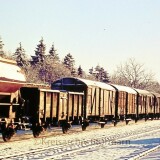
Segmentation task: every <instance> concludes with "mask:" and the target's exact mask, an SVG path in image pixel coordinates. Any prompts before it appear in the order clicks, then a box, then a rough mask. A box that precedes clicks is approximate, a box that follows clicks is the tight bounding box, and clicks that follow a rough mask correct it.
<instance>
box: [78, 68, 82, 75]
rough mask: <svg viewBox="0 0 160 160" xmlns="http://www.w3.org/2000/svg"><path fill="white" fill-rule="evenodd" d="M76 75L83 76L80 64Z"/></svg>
mask: <svg viewBox="0 0 160 160" xmlns="http://www.w3.org/2000/svg"><path fill="white" fill-rule="evenodd" d="M78 76H80V77H83V70H82V68H81V66H79V67H78Z"/></svg>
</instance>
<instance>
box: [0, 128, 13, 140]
mask: <svg viewBox="0 0 160 160" xmlns="http://www.w3.org/2000/svg"><path fill="white" fill-rule="evenodd" d="M14 133H15V132H14V129H13V128H7V129H5V130H4V132H2V138H3V140H4V141H5V142H8V141H9V140H10V139H11V137H12V136H13V135H14Z"/></svg>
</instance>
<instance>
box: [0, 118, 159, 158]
mask: <svg viewBox="0 0 160 160" xmlns="http://www.w3.org/2000/svg"><path fill="white" fill-rule="evenodd" d="M95 128H96V129H95V130H88V131H85V132H82V131H80V128H79V129H76V130H77V131H76V132H74V131H73V130H74V128H72V129H71V130H70V131H69V134H66V135H64V134H62V133H61V132H58V131H57V133H59V135H57V134H55V135H54V134H53V136H52V137H40V138H37V139H33V138H30V139H27V140H22V141H15V142H9V143H1V145H0V150H1V152H0V159H2V158H3V157H4V159H7V156H10V155H16V154H23V153H24V154H23V155H21V156H19V159H51V158H54V159H63V160H64V159H75V160H76V159H77V160H80V159H85V160H91V159H94V160H95V159H102V160H103V159H107V160H108V159H111V160H113V159H117V160H118V159H131V158H134V157H136V156H137V155H140V154H141V153H142V152H144V151H147V150H149V149H151V148H153V147H156V146H158V145H159V144H160V120H154V121H147V122H143V123H142V122H139V123H136V124H133V123H132V124H129V125H127V126H117V127H108V126H107V125H106V126H105V128H103V129H100V128H99V129H98V128H97V127H95ZM72 131H73V133H71V132H72ZM70 133H71V134H70ZM30 152H32V153H30ZM29 153H30V154H29ZM8 158H9V157H8ZM10 159H18V158H17V157H16V156H15V158H10Z"/></svg>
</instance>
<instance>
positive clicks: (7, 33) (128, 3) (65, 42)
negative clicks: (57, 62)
mask: <svg viewBox="0 0 160 160" xmlns="http://www.w3.org/2000/svg"><path fill="white" fill-rule="evenodd" d="M0 36H1V38H2V40H3V43H4V44H5V45H4V50H5V51H7V52H10V53H14V52H15V50H16V48H17V47H18V46H19V43H20V42H21V43H22V46H23V48H24V49H25V52H26V54H28V55H34V54H35V52H34V50H35V49H36V46H37V44H38V43H39V41H40V40H41V37H43V39H44V43H45V44H46V52H48V51H49V49H50V48H51V46H52V44H53V43H54V46H55V48H56V49H57V53H58V54H59V57H60V58H61V60H62V59H63V58H64V57H65V56H66V55H67V54H68V53H71V54H72V56H73V57H74V59H75V64H76V66H77V67H78V66H79V65H81V67H82V69H83V70H85V71H86V72H88V70H89V69H90V68H92V67H96V66H97V65H100V66H101V67H103V68H104V69H105V70H106V71H107V72H108V73H109V75H111V74H112V73H113V72H114V71H115V70H116V69H117V66H119V65H120V64H124V63H125V62H126V61H128V59H129V58H134V59H135V60H136V62H137V63H139V64H143V65H144V68H145V69H146V71H148V72H150V71H151V72H153V73H154V74H155V79H156V80H158V81H159V82H160V0H0Z"/></svg>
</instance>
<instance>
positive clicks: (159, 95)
mask: <svg viewBox="0 0 160 160" xmlns="http://www.w3.org/2000/svg"><path fill="white" fill-rule="evenodd" d="M151 93H152V94H154V95H155V96H156V97H160V93H157V92H151Z"/></svg>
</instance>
